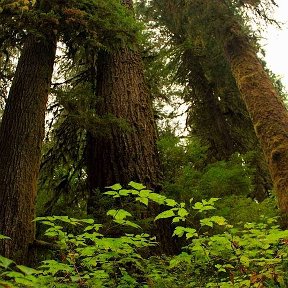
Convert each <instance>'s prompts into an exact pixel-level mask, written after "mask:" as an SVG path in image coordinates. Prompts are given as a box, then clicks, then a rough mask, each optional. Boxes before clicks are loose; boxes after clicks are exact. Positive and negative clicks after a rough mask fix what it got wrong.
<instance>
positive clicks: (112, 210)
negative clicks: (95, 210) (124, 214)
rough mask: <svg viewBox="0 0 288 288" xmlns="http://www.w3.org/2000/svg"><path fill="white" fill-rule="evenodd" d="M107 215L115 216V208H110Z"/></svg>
mask: <svg viewBox="0 0 288 288" xmlns="http://www.w3.org/2000/svg"><path fill="white" fill-rule="evenodd" d="M106 214H107V215H108V216H112V217H115V215H116V214H117V210H115V209H111V210H109V211H108V212H107V213H106Z"/></svg>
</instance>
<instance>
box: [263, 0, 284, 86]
mask: <svg viewBox="0 0 288 288" xmlns="http://www.w3.org/2000/svg"><path fill="white" fill-rule="evenodd" d="M275 2H276V3H277V5H278V8H276V9H275V12H274V18H275V19H276V20H278V21H281V22H284V23H285V24H284V25H283V27H282V29H281V30H279V29H278V28H277V27H274V26H269V27H268V28H267V31H266V33H264V34H263V36H264V39H263V40H262V41H261V43H262V45H263V48H264V49H265V51H266V56H265V60H266V62H267V64H268V67H269V68H270V69H271V70H272V71H273V72H274V73H275V74H276V75H279V76H281V79H282V83H283V84H284V86H285V87H286V91H288V0H276V1H275Z"/></svg>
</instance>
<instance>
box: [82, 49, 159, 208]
mask: <svg viewBox="0 0 288 288" xmlns="http://www.w3.org/2000/svg"><path fill="white" fill-rule="evenodd" d="M97 70H98V76H97V93H96V95H97V103H96V104H95V105H96V111H97V114H98V115H100V116H104V117H105V116H107V115H108V117H109V115H110V116H112V115H113V117H116V118H117V119H119V121H120V122H121V121H122V124H124V126H126V127H122V128H121V127H119V125H118V124H117V123H114V125H113V124H111V125H110V127H109V128H108V129H107V131H106V133H103V134H100V133H99V134H98V135H94V136H93V135H92V134H89V135H88V151H87V153H88V155H89V158H88V163H87V165H88V183H89V186H90V188H91V189H92V191H93V189H95V188H100V189H103V188H104V187H106V186H109V185H112V184H115V183H122V184H123V185H126V184H127V183H128V182H129V181H131V180H133V181H137V182H141V183H144V184H147V185H148V186H150V187H153V186H155V184H156V183H157V182H158V179H159V171H160V169H159V162H158V154H157V150H156V132H155V131H156V130H155V123H154V117H153V111H152V106H151V99H150V95H149V93H148V91H147V89H146V85H145V83H144V76H143V68H142V63H141V57H140V54H139V53H138V52H135V51H132V50H129V49H128V48H126V49H121V50H120V51H118V52H114V53H112V54H109V53H105V52H104V53H101V55H99V61H98V66H97ZM120 122H119V123H120ZM94 204H95V203H94ZM94 204H92V205H90V202H89V201H88V209H90V208H89V207H91V206H92V207H91V209H93V206H94Z"/></svg>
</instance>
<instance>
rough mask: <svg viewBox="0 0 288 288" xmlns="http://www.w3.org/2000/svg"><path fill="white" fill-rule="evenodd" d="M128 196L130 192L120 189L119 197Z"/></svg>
mask: <svg viewBox="0 0 288 288" xmlns="http://www.w3.org/2000/svg"><path fill="white" fill-rule="evenodd" d="M129 194H131V190H127V189H121V190H120V191H119V195H120V196H128V195H129Z"/></svg>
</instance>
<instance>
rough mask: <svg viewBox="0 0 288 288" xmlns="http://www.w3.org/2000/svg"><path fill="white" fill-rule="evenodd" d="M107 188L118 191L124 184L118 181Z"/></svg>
mask: <svg viewBox="0 0 288 288" xmlns="http://www.w3.org/2000/svg"><path fill="white" fill-rule="evenodd" d="M107 188H111V189H112V190H116V191H118V190H120V189H122V186H121V185H120V184H119V183H117V184H114V185H112V186H109V187H107Z"/></svg>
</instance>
